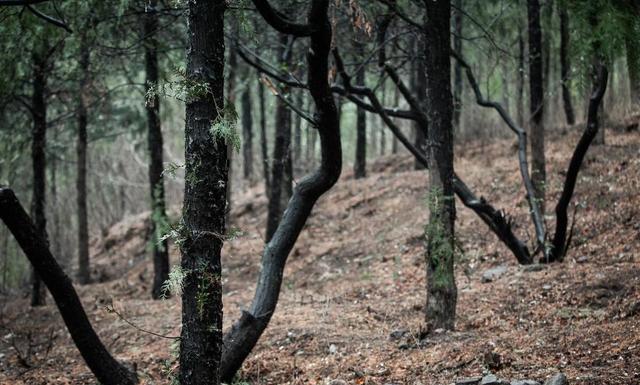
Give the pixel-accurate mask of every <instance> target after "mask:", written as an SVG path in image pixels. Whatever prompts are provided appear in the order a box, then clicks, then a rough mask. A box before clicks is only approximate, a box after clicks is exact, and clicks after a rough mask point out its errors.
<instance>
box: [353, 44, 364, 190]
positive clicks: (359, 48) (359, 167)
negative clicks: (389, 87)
mask: <svg viewBox="0 0 640 385" xmlns="http://www.w3.org/2000/svg"><path fill="white" fill-rule="evenodd" d="M355 49H356V52H357V54H358V55H359V57H362V56H363V55H364V43H362V42H359V41H358V42H356V43H355ZM365 74H366V72H365V66H364V65H361V66H359V67H358V72H357V73H356V85H358V86H364V85H365ZM356 115H357V117H356V157H355V162H353V174H354V177H355V178H356V179H358V178H364V177H365V176H366V175H367V115H366V112H365V110H364V109H363V108H361V107H357V110H356Z"/></svg>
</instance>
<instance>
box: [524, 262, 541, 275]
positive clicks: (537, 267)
mask: <svg viewBox="0 0 640 385" xmlns="http://www.w3.org/2000/svg"><path fill="white" fill-rule="evenodd" d="M545 268H546V266H544V265H541V264H539V263H538V264H535V265H527V266H525V267H523V268H522V271H524V272H525V273H531V272H535V271H542V270H544V269H545Z"/></svg>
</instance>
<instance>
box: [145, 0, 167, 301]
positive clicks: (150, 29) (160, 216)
mask: <svg viewBox="0 0 640 385" xmlns="http://www.w3.org/2000/svg"><path fill="white" fill-rule="evenodd" d="M157 7H158V2H157V0H151V1H150V2H149V3H148V4H147V5H146V6H145V15H144V37H145V42H144V61H145V72H146V77H147V79H146V88H147V101H146V105H145V109H146V110H147V130H148V132H147V142H148V151H149V190H150V198H151V243H152V247H153V287H152V289H151V296H152V297H153V298H154V299H159V298H161V297H163V295H164V294H166V293H163V289H162V287H163V285H164V283H165V281H166V280H167V279H169V249H168V246H169V245H168V243H167V240H166V239H164V240H163V236H164V233H165V232H166V231H167V230H168V222H169V219H168V218H167V212H166V208H165V198H164V196H165V194H164V178H163V176H162V172H163V170H164V165H163V161H162V158H163V156H162V155H163V154H162V152H163V145H162V143H163V140H162V129H161V126H160V99H159V98H158V95H156V94H154V93H150V92H149V90H150V89H151V88H152V87H154V86H156V85H157V84H158V80H159V76H158V38H157V36H156V33H157V31H158V9H157Z"/></svg>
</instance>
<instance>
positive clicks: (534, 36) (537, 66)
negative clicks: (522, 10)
mask: <svg viewBox="0 0 640 385" xmlns="http://www.w3.org/2000/svg"><path fill="white" fill-rule="evenodd" d="M527 16H528V21H529V24H528V25H529V94H530V99H529V107H530V113H531V129H530V130H529V132H530V135H531V180H532V182H533V186H534V194H535V198H536V199H537V200H538V201H539V202H540V209H541V211H542V213H544V195H545V194H544V190H545V181H546V170H545V157H544V113H543V112H544V89H543V81H544V79H543V68H542V67H543V66H542V59H543V58H542V30H541V27H540V2H539V0H527Z"/></svg>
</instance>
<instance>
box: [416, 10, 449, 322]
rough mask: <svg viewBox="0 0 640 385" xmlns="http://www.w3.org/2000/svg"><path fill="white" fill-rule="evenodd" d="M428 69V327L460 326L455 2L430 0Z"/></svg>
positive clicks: (427, 27) (426, 51) (427, 40)
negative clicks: (453, 93)
mask: <svg viewBox="0 0 640 385" xmlns="http://www.w3.org/2000/svg"><path fill="white" fill-rule="evenodd" d="M425 6H426V11H427V21H426V25H425V31H424V32H425V46H426V47H427V49H426V50H425V51H424V53H425V73H426V101H427V117H428V120H429V133H428V145H427V149H428V154H429V183H430V187H429V189H430V193H429V196H430V199H429V206H430V215H429V224H428V226H427V231H426V233H427V255H426V259H427V263H426V265H427V268H426V270H427V306H426V323H427V327H428V330H430V331H433V330H435V329H439V328H442V329H447V330H452V329H453V328H454V322H455V315H456V302H457V289H456V283H455V276H454V253H455V240H454V221H455V215H456V214H455V200H454V195H453V194H454V191H453V176H454V174H453V127H452V114H453V101H452V96H451V62H450V59H449V51H450V49H451V48H450V47H451V39H450V17H451V4H450V1H449V0H445V1H438V2H434V1H431V0H425Z"/></svg>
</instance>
